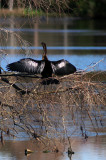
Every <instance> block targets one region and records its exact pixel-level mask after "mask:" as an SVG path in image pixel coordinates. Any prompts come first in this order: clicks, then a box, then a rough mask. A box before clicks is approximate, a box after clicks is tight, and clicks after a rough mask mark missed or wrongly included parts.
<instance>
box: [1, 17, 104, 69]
mask: <svg viewBox="0 0 106 160" xmlns="http://www.w3.org/2000/svg"><path fill="white" fill-rule="evenodd" d="M100 23H101V24H102V27H101V25H100ZM105 26H106V22H105V21H103V20H101V21H96V20H95V21H94V20H80V19H71V18H69V19H68V18H60V19H53V18H51V19H49V21H48V22H47V21H46V20H45V18H44V17H42V18H41V21H40V22H39V23H37V22H35V20H32V21H31V20H29V19H15V18H14V17H12V18H11V19H5V21H4V20H3V19H1V24H0V27H1V28H2V31H1V35H2V40H1V45H0V50H2V51H3V55H4V52H5V54H6V55H5V56H2V57H1V65H2V67H3V68H4V69H5V70H6V65H7V64H8V63H11V62H14V61H17V60H19V59H21V58H24V57H25V58H26V57H32V58H34V59H41V55H42V47H41V42H42V41H44V42H46V44H47V46H48V48H47V49H48V58H49V60H59V59H66V60H68V61H69V62H70V63H72V64H73V65H75V66H76V68H77V70H79V69H82V70H86V69H87V68H89V66H90V67H91V66H94V67H93V68H92V67H91V68H90V70H96V71H98V70H101V71H104V70H105V68H106V65H105V64H106V27H105ZM3 29H5V31H6V33H5V32H4V31H3ZM1 53H2V52H1ZM98 62H99V63H98ZM96 63H97V65H96V66H95V64H96Z"/></svg>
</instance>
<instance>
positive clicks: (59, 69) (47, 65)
mask: <svg viewBox="0 0 106 160" xmlns="http://www.w3.org/2000/svg"><path fill="white" fill-rule="evenodd" d="M41 44H42V46H43V55H42V60H34V59H31V58H24V59H21V60H19V61H17V62H14V63H10V64H8V65H7V69H8V71H17V72H27V73H30V74H41V75H42V78H47V77H52V74H55V75H59V76H64V75H68V74H71V73H74V72H76V67H75V66H73V65H72V64H71V63H69V62H68V61H66V60H64V59H61V60H59V61H49V60H48V58H47V56H46V54H47V48H46V44H45V43H44V42H42V43H41Z"/></svg>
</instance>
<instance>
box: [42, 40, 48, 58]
mask: <svg viewBox="0 0 106 160" xmlns="http://www.w3.org/2000/svg"><path fill="white" fill-rule="evenodd" d="M42 46H43V55H42V60H48V58H47V56H46V54H47V47H46V44H45V43H43V42H42Z"/></svg>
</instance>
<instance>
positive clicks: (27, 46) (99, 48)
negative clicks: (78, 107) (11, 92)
mask: <svg viewBox="0 0 106 160" xmlns="http://www.w3.org/2000/svg"><path fill="white" fill-rule="evenodd" d="M35 22H36V21H35V20H32V21H31V20H29V19H22V18H20V19H15V18H14V17H12V18H11V19H2V18H1V19H0V28H2V30H1V36H2V38H1V41H0V53H1V57H0V61H1V66H2V67H3V68H4V70H6V65H7V64H8V63H12V62H14V61H17V60H19V59H21V58H26V57H31V58H34V59H38V60H39V59H41V58H42V47H41V42H42V41H44V42H46V44H47V46H48V48H47V49H48V58H49V59H50V60H59V59H66V60H68V61H69V62H70V63H72V64H73V65H75V66H76V67H77V69H83V70H93V71H95V70H96V71H99V70H101V71H105V70H106V21H105V20H104V21H103V20H101V21H94V20H80V19H70V18H69V19H68V18H64V19H63V18H61V19H60V20H58V19H53V18H52V19H50V20H49V21H48V22H47V21H46V20H45V18H44V17H42V19H41V21H40V22H39V23H37V22H36V23H35ZM101 24H102V25H101ZM3 29H5V31H6V33H5V32H4V31H3ZM89 128H90V126H89ZM25 148H29V149H32V150H34V151H35V152H34V153H33V154H31V155H30V156H28V157H26V156H25V155H24V150H25ZM35 148H36V146H34V144H33V143H31V141H15V140H13V141H6V142H5V145H4V146H2V145H1V144H0V159H3V160H5V159H6V160H7V159H8V160H18V159H19V160H20V159H21V160H26V159H31V160H35V159H38V160H44V159H46V160H48V159H51V160H54V159H55V160H69V157H68V155H67V153H66V151H67V146H66V148H65V149H63V150H62V151H61V153H58V154H55V153H48V154H45V153H42V150H41V149H40V148H37V149H36V150H35ZM63 148H64V147H63ZM72 148H73V150H74V151H75V154H74V155H72V160H76V159H79V160H91V159H93V160H105V158H106V153H105V150H106V135H105V133H104V135H102V136H98V137H95V136H94V137H90V136H89V138H88V140H87V141H85V140H84V139H81V138H78V139H73V142H72Z"/></svg>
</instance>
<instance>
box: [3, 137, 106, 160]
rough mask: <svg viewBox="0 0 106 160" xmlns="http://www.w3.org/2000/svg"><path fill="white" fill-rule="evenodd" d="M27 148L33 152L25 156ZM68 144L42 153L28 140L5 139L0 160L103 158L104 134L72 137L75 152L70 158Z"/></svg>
mask: <svg viewBox="0 0 106 160" xmlns="http://www.w3.org/2000/svg"><path fill="white" fill-rule="evenodd" d="M26 148H29V149H31V150H33V151H34V153H32V154H30V155H28V156H25V154H24V151H25V149H26ZM67 148H68V146H67V145H66V146H64V148H62V150H61V151H60V152H59V153H53V152H50V153H42V152H43V150H40V147H39V148H37V147H36V145H35V144H34V143H32V142H30V141H7V142H5V145H4V146H0V160H35V159H37V160H77V159H78V160H105V159H106V136H98V137H89V138H88V140H87V141H86V140H84V139H81V138H73V139H72V148H73V151H74V152H75V154H73V155H72V157H71V158H70V157H69V156H68V154H67Z"/></svg>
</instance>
